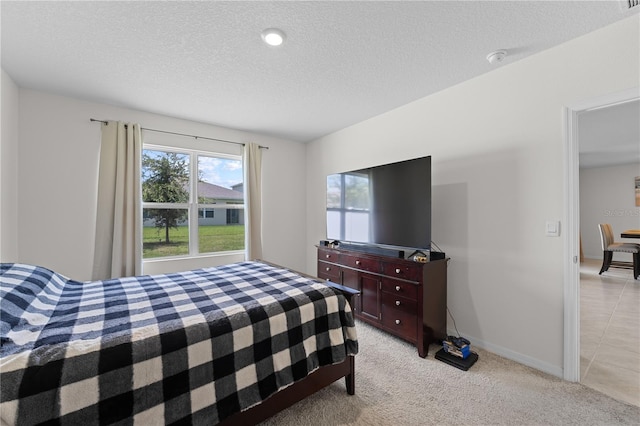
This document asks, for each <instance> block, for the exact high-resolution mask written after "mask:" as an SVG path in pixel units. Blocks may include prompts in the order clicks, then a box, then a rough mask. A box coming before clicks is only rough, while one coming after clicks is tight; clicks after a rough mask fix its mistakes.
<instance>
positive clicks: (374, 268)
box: [340, 254, 380, 272]
mask: <svg viewBox="0 0 640 426" xmlns="http://www.w3.org/2000/svg"><path fill="white" fill-rule="evenodd" d="M340 263H341V264H342V265H344V266H348V267H350V268H356V269H360V270H361V271H367V272H380V262H379V261H377V260H375V259H369V258H366V257H360V256H357V255H351V254H343V255H342V259H341V262H340Z"/></svg>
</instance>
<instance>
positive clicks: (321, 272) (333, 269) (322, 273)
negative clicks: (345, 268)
mask: <svg viewBox="0 0 640 426" xmlns="http://www.w3.org/2000/svg"><path fill="white" fill-rule="evenodd" d="M318 278H322V279H323V280H330V281H333V282H335V283H338V284H341V283H340V267H339V266H337V265H334V264H332V263H327V262H323V261H321V260H318Z"/></svg>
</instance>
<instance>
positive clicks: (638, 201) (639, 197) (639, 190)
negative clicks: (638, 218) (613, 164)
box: [635, 176, 640, 207]
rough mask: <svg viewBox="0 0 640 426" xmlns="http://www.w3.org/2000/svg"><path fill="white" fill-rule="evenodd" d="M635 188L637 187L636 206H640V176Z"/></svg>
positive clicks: (637, 177)
mask: <svg viewBox="0 0 640 426" xmlns="http://www.w3.org/2000/svg"><path fill="white" fill-rule="evenodd" d="M635 188H636V207H640V176H636V181H635Z"/></svg>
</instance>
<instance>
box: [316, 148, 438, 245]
mask: <svg viewBox="0 0 640 426" xmlns="http://www.w3.org/2000/svg"><path fill="white" fill-rule="evenodd" d="M327 239H328V240H332V241H333V240H337V241H340V242H352V243H362V244H371V245H380V246H393V247H408V248H416V249H427V250H428V249H430V247H431V157H430V156H427V157H421V158H416V159H413V160H407V161H400V162H397V163H391V164H384V165H381V166H375V167H370V168H366V169H361V170H353V171H349V172H344V173H337V174H332V175H329V176H327Z"/></svg>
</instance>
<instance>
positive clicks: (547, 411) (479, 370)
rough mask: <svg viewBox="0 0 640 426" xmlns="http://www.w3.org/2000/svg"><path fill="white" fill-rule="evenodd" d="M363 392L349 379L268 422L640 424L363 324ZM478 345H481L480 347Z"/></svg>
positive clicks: (612, 403)
mask: <svg viewBox="0 0 640 426" xmlns="http://www.w3.org/2000/svg"><path fill="white" fill-rule="evenodd" d="M357 330H358V341H359V344H360V353H359V354H358V355H357V356H356V394H355V395H354V396H349V395H348V394H347V393H346V390H345V385H344V379H342V380H340V381H337V382H335V383H334V384H332V385H331V386H329V387H328V388H326V389H324V390H322V391H320V392H318V393H317V394H314V395H312V396H310V397H309V398H307V399H305V400H303V401H301V402H299V403H298V404H296V405H294V406H293V407H291V408H289V409H287V410H285V411H283V412H282V413H280V414H278V415H276V416H275V417H272V418H271V419H269V420H267V421H266V422H264V423H263V424H262V425H263V426H276V425H277V426H287V425H291V426H293V425H295V426H301V425H323V426H325V425H371V426H376V425H380V426H383V425H384V426H386V425H613V424H629V425H638V424H640V408H638V407H635V406H632V405H628V404H625V403H623V402H619V401H616V400H614V399H612V398H609V397H607V396H605V395H603V394H601V393H599V392H597V391H595V390H593V389H590V388H587V387H585V386H583V385H581V384H578V383H570V382H566V381H564V380H561V379H559V378H557V377H554V376H551V375H548V374H545V373H541V372H539V371H537V370H534V369H532V368H529V367H526V366H523V365H521V364H518V363H516V362H513V361H510V360H507V359H505V358H502V357H500V356H497V355H495V354H492V353H489V352H486V351H482V350H476V352H478V354H479V356H480V359H479V360H478V362H476V364H475V365H474V366H473V367H471V369H469V371H462V370H459V369H457V368H454V367H451V366H449V365H447V364H445V363H443V362H441V361H438V360H436V359H435V358H434V354H435V352H436V351H437V350H438V349H439V346H436V345H432V346H431V347H430V348H429V355H428V357H427V358H425V359H422V358H420V357H419V356H418V352H417V349H416V348H415V347H414V346H412V345H410V344H409V343H406V342H404V341H402V340H399V339H396V338H394V337H392V336H390V335H388V334H386V333H383V332H381V331H379V330H377V329H375V328H373V327H371V326H368V325H366V324H364V323H362V322H358V323H357ZM474 350H475V349H474Z"/></svg>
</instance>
